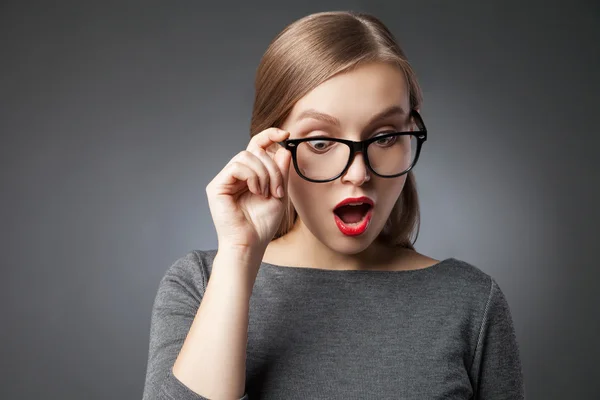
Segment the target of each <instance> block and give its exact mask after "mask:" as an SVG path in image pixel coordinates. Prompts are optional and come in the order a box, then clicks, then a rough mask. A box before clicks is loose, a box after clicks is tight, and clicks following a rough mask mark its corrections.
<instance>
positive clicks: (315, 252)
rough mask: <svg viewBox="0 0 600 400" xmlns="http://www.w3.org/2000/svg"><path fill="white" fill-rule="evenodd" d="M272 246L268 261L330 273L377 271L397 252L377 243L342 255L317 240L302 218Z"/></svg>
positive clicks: (269, 250)
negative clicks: (340, 271) (376, 269)
mask: <svg viewBox="0 0 600 400" xmlns="http://www.w3.org/2000/svg"><path fill="white" fill-rule="evenodd" d="M269 247H270V249H267V253H268V254H265V255H266V256H267V257H266V258H268V260H266V261H267V262H270V261H269V260H280V261H277V262H276V261H273V262H272V263H273V264H285V265H287V266H295V267H310V268H319V269H331V270H348V269H351V270H365V269H375V268H377V267H378V266H380V265H382V264H385V263H386V262H387V261H390V260H391V259H392V257H393V255H394V254H397V251H398V249H395V248H391V247H388V246H386V245H385V244H383V243H381V242H380V241H378V240H375V241H373V242H372V243H371V244H370V245H369V246H368V247H367V248H365V249H363V250H361V251H359V252H356V253H351V254H350V253H340V252H338V251H335V250H333V249H331V248H330V247H328V246H326V245H325V244H324V243H323V242H321V241H320V240H319V239H317V238H316V237H315V236H314V235H313V234H312V233H311V232H310V230H309V229H308V228H307V227H306V225H304V223H303V222H302V221H301V220H300V218H297V220H296V223H295V224H294V226H293V227H292V229H291V230H290V231H289V232H288V233H287V234H285V235H284V236H282V237H280V238H278V239H276V240H274V241H272V242H271V244H270V245H269Z"/></svg>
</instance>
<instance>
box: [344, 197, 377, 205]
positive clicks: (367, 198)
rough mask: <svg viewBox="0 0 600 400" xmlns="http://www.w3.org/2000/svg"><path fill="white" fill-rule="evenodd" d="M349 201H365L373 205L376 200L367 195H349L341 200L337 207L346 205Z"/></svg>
mask: <svg viewBox="0 0 600 400" xmlns="http://www.w3.org/2000/svg"><path fill="white" fill-rule="evenodd" d="M349 203H365V204H368V205H370V206H371V207H372V206H373V204H375V202H374V201H373V200H371V199H370V198H369V197H367V196H361V197H348V198H346V199H344V200H342V201H340V202H339V203H338V204H337V205H336V206H335V208H338V207H341V206H345V205H346V204H349Z"/></svg>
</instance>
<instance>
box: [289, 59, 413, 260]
mask: <svg viewBox="0 0 600 400" xmlns="http://www.w3.org/2000/svg"><path fill="white" fill-rule="evenodd" d="M391 107H399V108H400V109H401V111H400V112H394V113H391V114H389V115H387V116H385V117H384V118H377V119H374V118H375V117H376V116H377V115H378V114H380V113H382V112H384V111H386V110H388V109H390V108H391ZM307 110H312V111H313V112H312V113H310V114H307V113H306V111H307ZM409 111H410V108H409V96H408V90H407V85H406V82H405V78H404V75H403V73H402V71H401V70H400V69H399V68H398V67H395V66H393V65H391V64H387V63H371V64H365V65H362V66H360V67H358V68H356V69H354V70H352V71H349V72H345V73H342V74H339V75H336V76H334V77H333V78H331V79H329V80H327V81H326V82H323V83H322V84H321V85H319V86H318V87H316V88H315V89H313V90H312V91H311V92H309V93H308V94H307V95H306V96H304V97H303V98H302V99H300V100H299V101H298V102H297V103H296V104H295V105H294V107H293V109H292V111H291V113H290V115H289V116H288V118H287V119H286V120H285V122H284V124H283V125H282V126H281V128H282V129H285V130H287V131H289V132H290V137H289V138H290V139H297V138H304V137H311V136H319V137H321V136H330V137H337V138H344V139H350V140H355V141H359V140H364V139H367V138H370V137H372V136H376V135H377V134H378V133H382V132H390V131H400V130H406V127H407V122H408V121H409ZM318 113H321V114H323V115H326V118H319V116H318ZM324 119H329V120H330V121H326V120H324ZM335 120H337V121H338V122H339V124H338V123H335V122H333V121H335ZM315 143H317V142H315ZM317 146H319V145H318V144H317ZM371 146H375V144H373V145H371ZM298 150H300V149H298ZM363 157H364V154H362V153H356V155H355V157H354V159H353V160H352V162H351V164H350V166H349V168H348V170H347V171H346V172H345V173H344V174H343V175H342V176H341V177H339V178H338V179H336V180H334V181H331V182H326V183H314V182H309V181H307V180H304V179H302V178H301V177H300V176H299V175H298V174H297V173H296V171H295V169H294V166H293V165H292V164H290V175H289V183H288V193H289V196H290V199H291V201H292V203H293V204H294V207H295V209H296V211H297V213H298V217H299V219H300V229H304V230H307V231H309V232H310V233H311V234H312V235H314V237H315V238H317V239H318V240H319V241H320V242H322V243H323V244H325V245H326V246H327V247H329V248H331V249H333V250H334V251H337V252H340V253H346V254H354V253H358V252H361V251H363V250H364V249H366V248H367V247H368V246H369V245H370V244H371V243H372V242H373V241H374V240H375V239H376V238H377V236H378V235H379V233H380V232H381V230H382V229H383V226H384V224H385V222H386V221H387V219H388V217H389V215H390V212H391V210H392V207H393V206H394V204H395V202H396V200H397V199H398V197H399V195H400V193H401V192H402V188H403V187H404V183H405V181H406V174H404V175H402V176H400V177H396V178H382V177H379V176H377V175H375V174H373V173H372V172H371V171H370V170H368V168H367V166H366V164H365V160H364V158H363ZM371 162H372V163H373V160H372V161H371ZM320 168H321V169H323V166H322V165H321V167H320ZM361 196H367V197H369V198H370V199H371V200H372V201H373V202H374V206H373V207H372V209H371V211H370V212H371V219H370V221H369V223H368V225H367V228H366V230H364V231H362V233H360V234H356V232H354V233H353V234H348V231H344V228H343V227H339V221H336V217H335V216H336V213H334V209H335V207H336V205H338V203H339V202H340V201H342V200H344V199H346V198H348V197H361ZM344 232H345V233H344ZM304 233H307V232H304Z"/></svg>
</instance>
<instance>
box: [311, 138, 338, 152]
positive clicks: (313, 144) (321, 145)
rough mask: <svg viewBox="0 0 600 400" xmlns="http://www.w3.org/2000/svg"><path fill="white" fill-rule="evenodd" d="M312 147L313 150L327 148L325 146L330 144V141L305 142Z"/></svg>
mask: <svg viewBox="0 0 600 400" xmlns="http://www.w3.org/2000/svg"><path fill="white" fill-rule="evenodd" d="M307 143H308V144H309V145H310V146H311V147H312V148H313V149H315V150H319V151H322V150H327V148H328V147H329V146H330V145H331V143H332V142H331V141H329V140H310V141H308V142H307Z"/></svg>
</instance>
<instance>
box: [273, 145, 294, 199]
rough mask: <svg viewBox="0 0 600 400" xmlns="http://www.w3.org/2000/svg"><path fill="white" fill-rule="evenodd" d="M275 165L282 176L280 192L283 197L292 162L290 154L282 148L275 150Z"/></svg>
mask: <svg viewBox="0 0 600 400" xmlns="http://www.w3.org/2000/svg"><path fill="white" fill-rule="evenodd" d="M273 160H274V162H275V164H277V167H278V168H279V170H280V171H281V173H282V175H281V181H282V183H283V184H282V188H281V189H282V191H283V195H282V196H281V197H283V196H285V194H286V193H287V187H288V180H289V171H290V163H291V160H292V153H291V152H290V151H289V150H287V149H284V148H283V147H282V148H280V149H279V150H277V152H276V153H275V157H274V158H273Z"/></svg>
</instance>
